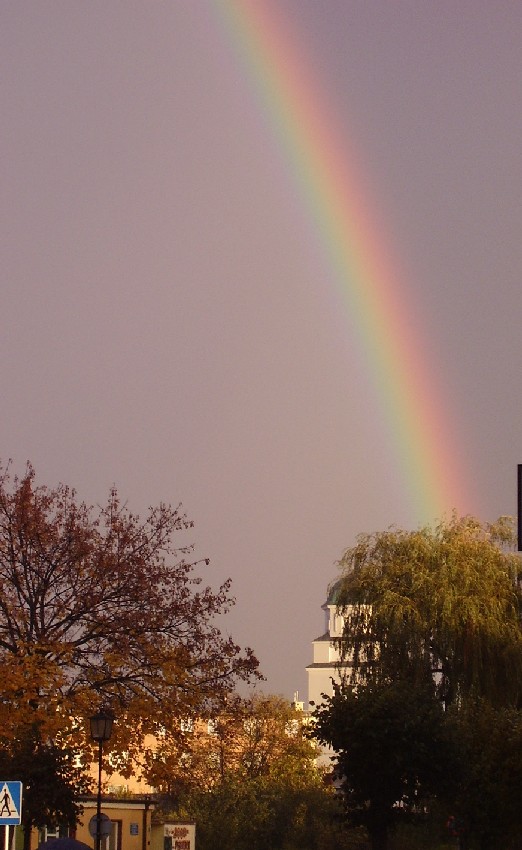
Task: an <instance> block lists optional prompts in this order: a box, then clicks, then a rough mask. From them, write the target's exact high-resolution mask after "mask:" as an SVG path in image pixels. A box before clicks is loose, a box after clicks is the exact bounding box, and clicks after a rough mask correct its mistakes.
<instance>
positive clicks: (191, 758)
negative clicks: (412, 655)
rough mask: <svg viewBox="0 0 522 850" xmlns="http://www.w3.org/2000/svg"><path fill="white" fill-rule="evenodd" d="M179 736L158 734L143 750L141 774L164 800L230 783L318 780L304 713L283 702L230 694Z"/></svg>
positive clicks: (256, 696)
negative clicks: (260, 778) (272, 780)
mask: <svg viewBox="0 0 522 850" xmlns="http://www.w3.org/2000/svg"><path fill="white" fill-rule="evenodd" d="M182 725H183V727H184V729H185V731H184V733H183V734H181V735H180V734H179V731H178V732H176V733H175V734H172V733H171V734H165V735H162V737H161V739H159V740H158V741H157V742H155V743H156V746H154V747H153V748H150V749H148V750H145V751H144V758H145V762H144V774H145V775H146V777H147V779H148V781H149V782H150V783H151V784H152V785H153V786H154V787H155V788H158V789H159V790H160V791H162V792H163V793H164V794H166V795H167V796H171V797H173V798H174V802H175V801H176V798H177V797H178V796H179V795H180V794H182V793H183V791H184V790H190V788H198V789H204V790H209V789H211V788H213V787H214V786H216V785H218V784H219V783H223V782H225V781H226V780H228V779H230V778H234V779H237V781H239V782H244V783H247V782H249V781H250V780H253V779H257V778H259V777H270V778H275V777H279V778H281V779H282V780H284V781H287V782H288V783H292V782H294V784H295V779H296V777H298V778H299V781H301V780H306V782H308V781H309V780H310V778H314V779H315V778H316V776H317V770H316V767H315V756H316V747H315V745H314V744H313V743H312V742H311V741H310V739H309V738H308V736H307V735H306V734H305V732H304V728H303V714H302V712H299V711H297V710H296V709H295V708H294V707H293V706H292V705H291V704H290V703H289V702H288V701H287V700H285V699H283V697H278V696H272V695H268V696H266V695H260V694H254V695H252V696H250V697H248V698H242V697H240V696H239V695H231V696H230V697H228V698H227V700H226V701H225V702H224V703H223V705H222V707H221V710H220V711H218V712H217V713H215V714H214V715H213V716H212V717H210V718H209V719H208V720H205V719H204V718H200V719H199V720H198V721H196V722H194V723H190V724H189V725H188V726H187V724H186V723H183V724H182Z"/></svg>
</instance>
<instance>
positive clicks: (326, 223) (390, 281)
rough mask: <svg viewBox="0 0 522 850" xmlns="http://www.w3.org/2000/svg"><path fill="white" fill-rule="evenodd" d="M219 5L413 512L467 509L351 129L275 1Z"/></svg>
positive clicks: (219, 1)
mask: <svg viewBox="0 0 522 850" xmlns="http://www.w3.org/2000/svg"><path fill="white" fill-rule="evenodd" d="M214 3H215V5H216V6H217V8H218V10H219V14H220V16H221V18H222V19H223V20H224V22H225V26H226V29H227V31H228V33H229V37H230V39H231V41H232V43H233V46H234V49H235V50H236V51H237V52H238V53H239V54H240V56H241V61H242V63H243V65H244V67H246V69H247V70H248V72H249V74H250V76H251V79H252V81H253V83H254V85H255V87H256V89H257V92H258V97H259V98H260V99H261V101H262V104H263V108H264V109H265V111H266V113H267V114H268V116H269V118H270V121H271V124H272V125H273V129H274V132H275V133H276V135H277V138H278V141H279V144H280V145H281V146H282V147H283V150H284V152H285V155H286V158H287V161H288V164H289V167H290V169H291V171H292V173H293V179H294V181H295V183H296V184H297V187H298V188H299V191H300V193H301V196H302V198H303V200H304V202H305V203H306V205H307V208H308V212H309V215H310V217H311V221H312V223H313V227H314V229H315V231H316V232H317V233H318V235H319V238H320V240H321V243H322V247H323V249H324V252H325V255H326V256H327V259H328V262H329V264H330V266H331V271H332V272H333V275H334V278H335V280H337V282H338V285H339V290H340V292H341V297H342V299H343V301H344V303H345V305H346V310H347V311H348V313H349V316H350V322H351V324H352V325H353V327H354V328H355V329H356V333H358V337H359V338H358V345H359V347H360V350H361V351H362V353H363V356H364V359H365V361H366V363H367V366H368V373H369V376H370V378H371V380H372V383H373V385H374V387H375V391H376V395H377V398H378V400H379V404H380V407H381V410H382V418H383V420H384V422H385V424H386V426H387V428H388V430H389V432H390V434H391V437H392V440H393V444H394V446H395V451H396V454H397V467H398V469H399V470H400V471H401V474H402V476H403V481H402V482H401V487H402V488H403V489H405V491H406V492H405V497H406V501H407V502H408V503H409V504H410V505H411V511H412V519H414V521H415V522H417V523H419V522H421V523H423V522H431V521H433V520H434V519H436V518H441V517H442V516H443V515H447V514H448V513H449V512H451V511H452V510H453V509H456V510H458V511H459V512H465V511H466V510H467V509H468V507H469V504H470V502H469V497H468V493H467V492H466V491H465V488H464V487H463V484H462V482H463V481H464V476H463V474H462V471H461V469H460V461H459V453H458V451H457V447H456V446H455V444H454V437H453V434H452V429H451V427H450V425H449V423H450V416H449V414H448V410H447V405H446V403H445V401H444V399H443V395H442V393H441V391H440V388H438V382H437V380H436V379H435V375H434V372H433V369H431V368H430V365H429V364H428V363H427V362H426V356H425V353H424V350H423V349H424V346H423V340H422V337H421V335H420V333H419V332H418V330H417V329H418V328H419V324H420V323H419V318H418V316H416V315H414V314H413V311H412V308H411V305H410V304H409V303H408V298H407V297H406V295H405V292H404V290H405V287H404V283H403V281H404V277H403V276H401V275H400V274H399V273H398V264H397V262H396V260H395V258H393V257H392V254H391V251H390V250H389V248H388V246H387V244H386V242H387V240H386V237H385V231H384V228H383V227H382V226H380V225H379V224H378V223H377V221H376V218H375V214H374V212H373V211H372V209H370V206H371V205H370V201H369V197H368V190H367V188H366V186H367V183H366V181H363V180H362V179H361V175H362V171H361V169H360V166H359V165H358V164H357V160H356V157H355V154H354V152H353V150H351V149H350V145H349V142H348V140H347V139H346V138H345V135H346V134H344V135H342V136H341V134H340V133H339V132H338V131H337V129H336V126H335V121H334V120H333V116H332V115H330V114H329V110H328V108H327V106H325V104H327V99H326V98H325V97H324V93H323V92H321V91H320V89H319V83H318V79H317V78H316V76H314V75H312V73H311V71H310V68H309V65H308V63H307V62H306V61H305V60H304V58H303V57H302V55H300V50H299V46H298V43H297V39H296V36H295V34H294V33H292V32H291V30H290V28H289V26H288V23H287V22H286V21H285V20H284V19H283V17H282V15H281V11H280V9H278V8H277V2H276V0H214ZM330 111H331V112H333V110H330ZM363 187H365V188H364V191H363Z"/></svg>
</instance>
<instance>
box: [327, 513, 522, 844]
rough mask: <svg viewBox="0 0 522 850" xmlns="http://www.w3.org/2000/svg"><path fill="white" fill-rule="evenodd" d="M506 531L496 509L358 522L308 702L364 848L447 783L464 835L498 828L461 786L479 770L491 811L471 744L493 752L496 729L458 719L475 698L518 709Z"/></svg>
mask: <svg viewBox="0 0 522 850" xmlns="http://www.w3.org/2000/svg"><path fill="white" fill-rule="evenodd" d="M512 544H513V531H512V526H511V523H510V521H509V520H507V519H505V518H503V519H500V520H498V521H497V522H496V523H493V524H485V525H482V524H481V523H479V522H478V521H477V520H476V519H473V518H472V517H464V518H458V517H457V516H455V515H454V516H452V517H451V518H450V519H449V520H448V521H444V522H440V523H439V524H438V525H437V526H436V527H435V528H434V529H432V528H423V529H420V530H419V531H415V532H405V531H400V530H389V531H386V532H383V533H378V534H372V535H361V536H360V537H359V538H358V540H357V543H356V545H355V546H354V547H353V548H351V549H348V550H347V551H346V552H345V553H344V556H343V558H342V559H341V562H340V565H341V569H342V575H341V578H340V579H339V581H338V583H337V584H336V586H335V593H336V596H337V603H338V609H339V612H340V613H341V614H342V615H343V617H344V623H345V625H344V630H343V634H342V637H341V638H340V641H339V648H340V651H341V657H342V662H343V663H342V665H341V667H340V672H341V685H340V686H339V687H338V688H337V689H336V691H335V693H334V696H333V697H332V698H331V699H327V700H326V702H325V704H324V705H323V706H322V707H320V708H319V709H318V710H317V712H316V713H315V715H316V722H317V726H316V729H315V734H316V735H317V736H318V738H319V740H321V741H323V742H324V743H329V744H330V745H331V746H332V747H333V748H334V750H335V751H336V757H337V760H338V761H337V771H338V775H339V776H340V777H342V779H343V786H342V788H343V791H344V794H345V799H346V803H347V807H348V810H349V812H350V815H351V817H352V819H354V818H355V819H357V818H359V820H361V821H364V822H365V823H366V826H367V828H368V830H369V832H370V835H371V837H372V842H373V846H374V847H376V848H377V847H385V846H386V841H387V833H388V830H389V828H390V826H391V825H392V824H393V823H394V821H396V820H397V818H398V817H399V816H401V815H403V814H404V812H405V811H413V810H414V809H415V808H416V807H418V804H419V802H420V801H421V800H422V799H426V798H427V797H429V795H430V794H433V793H437V794H438V796H439V798H440V799H443V798H444V796H446V797H447V796H448V795H450V792H452V795H453V797H452V806H451V808H452V810H453V811H452V814H454V815H459V816H462V819H463V822H464V823H465V824H466V829H467V833H466V836H467V837H469V836H472V837H473V840H474V841H475V842H477V841H479V842H480V841H482V840H486V839H487V837H488V836H489V837H491V836H493V835H501V834H502V835H505V834H506V831H505V830H504V832H502V830H501V829H500V828H499V824H498V821H495V824H496V825H495V827H493V822H492V821H493V820H495V819H494V818H491V817H490V818H489V819H487V818H485V817H483V816H481V814H480V805H475V806H473V804H472V798H473V795H472V794H471V791H470V789H471V787H472V785H473V782H475V781H477V780H478V777H479V776H480V777H481V778H482V780H481V783H479V784H480V787H481V788H482V790H483V791H484V793H485V794H490V796H489V798H488V800H487V801H486V800H485V801H483V804H482V812H484V811H489V812H492V811H494V810H495V802H494V801H495V800H496V799H497V794H496V792H494V790H493V784H494V783H491V782H488V781H487V777H488V776H489V775H490V774H488V772H487V771H486V770H485V769H484V766H481V765H480V757H479V756H480V753H481V752H482V751H487V752H489V755H490V756H491V759H492V763H493V762H494V763H495V764H498V763H499V760H498V759H496V760H495V758H493V756H494V752H493V748H492V747H493V745H492V743H491V742H492V741H493V740H494V738H495V736H490V741H489V747H484V746H483V744H484V741H482V743H481V740H480V735H479V736H477V732H478V729H479V728H482V729H483V726H482V725H478V726H477V724H475V725H474V724H470V723H469V722H468V723H467V724H466V723H465V718H466V716H467V714H466V713H467V712H468V711H469V709H470V706H473V705H474V704H476V702H477V700H479V701H480V702H481V704H482V705H484V706H487V707H488V714H487V716H488V717H489V718H490V720H491V718H493V717H495V716H498V718H499V719H501V720H502V722H504V720H503V718H504V714H503V712H506V711H507V712H509V711H511V712H514V714H515V715H517V714H518V712H517V708H518V706H519V705H520V699H521V697H522V635H521V628H520V602H521V592H520V583H519V582H520V560H519V557H518V556H517V555H515V554H514V553H513V552H512V551H510V547H511V546H512ZM510 716H511V715H510ZM504 719H505V718H504ZM507 737H508V738H509V736H507ZM515 737H516V736H515ZM511 739H513V735H511ZM517 740H518V739H517ZM449 742H452V743H451V745H450V743H449ZM432 743H436V746H435V749H434V748H433V747H432ZM465 743H466V745H464V744H465ZM504 762H505V763H509V762H508V761H506V759H504ZM448 765H451V769H449V767H448ZM441 766H442V767H446V779H445V781H443V782H440V781H439V780H440V779H441V774H440V768H441ZM499 775H503V776H504V779H505V783H504V786H503V787H504V789H507V787H508V784H509V783H508V780H507V777H506V776H505V774H502V773H501V772H499ZM510 775H511V778H512V780H513V781H514V782H515V784H517V787H518V779H516V776H515V772H514V771H513V770H511V771H510ZM466 777H467V778H466ZM470 777H471V779H470ZM488 789H489V790H488ZM416 795H417V797H418V800H417V801H416ZM508 796H509V795H508ZM504 808H505V807H504ZM509 812H511V814H509ZM509 812H508V809H506V815H505V817H504V821H505V822H507V821H508V820H509V822H510V823H511V824H514V822H515V820H514V816H513V813H512V810H511V809H509ZM508 814H509V817H508ZM472 822H473V825H472ZM495 830H496V832H495Z"/></svg>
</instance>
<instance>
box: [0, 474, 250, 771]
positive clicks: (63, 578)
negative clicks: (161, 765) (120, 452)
mask: <svg viewBox="0 0 522 850" xmlns="http://www.w3.org/2000/svg"><path fill="white" fill-rule="evenodd" d="M192 525H193V524H192V522H190V521H189V520H188V519H187V518H186V516H185V515H184V513H183V512H182V510H181V508H179V507H178V508H172V507H171V506H170V505H166V504H160V505H159V506H158V507H155V508H151V509H150V510H149V512H148V514H147V516H146V517H145V519H141V518H140V517H138V516H137V515H135V514H133V513H131V512H130V511H129V509H128V508H127V506H126V505H124V504H122V502H121V501H120V498H119V496H118V493H117V491H116V490H115V489H113V490H112V491H111V492H110V494H109V498H108V500H107V503H106V504H105V505H104V506H102V507H92V506H89V505H87V504H85V503H83V502H81V501H80V500H79V499H78V497H77V495H76V493H75V491H74V490H72V489H70V488H69V487H68V486H66V485H64V484H59V485H58V486H57V487H55V488H48V487H46V486H44V485H39V484H37V482H36V476H35V472H34V469H33V468H32V466H31V465H28V466H27V468H26V470H25V473H24V474H23V475H22V476H21V477H18V476H11V475H10V469H9V466H7V467H3V468H2V469H1V470H0V669H1V670H2V673H3V675H2V685H1V687H0V730H1V732H0V738H1V741H0V745H2V746H4V747H6V746H7V747H8V745H9V740H10V739H12V738H15V737H16V736H17V735H19V730H20V729H21V728H24V727H26V728H31V727H32V725H33V724H34V723H36V724H37V725H38V729H39V732H40V734H42V735H43V736H44V737H49V738H55V737H56V736H60V735H61V736H63V735H64V734H69V737H70V738H71V740H75V742H76V744H77V745H78V746H81V745H82V744H83V746H86V747H87V746H88V745H89V743H88V733H87V732H86V729H85V722H84V721H85V718H87V717H89V715H90V714H92V713H93V711H95V710H97V709H98V708H99V707H100V706H103V707H104V708H105V709H107V710H110V711H112V712H113V713H114V715H115V717H116V719H118V718H121V719H123V718H124V722H121V723H118V722H117V723H116V724H115V729H114V735H113V739H112V741H111V749H114V750H116V751H120V752H125V753H127V754H128V758H129V763H130V761H131V760H132V755H133V752H136V751H137V750H138V749H139V746H140V742H141V741H142V739H143V736H144V734H146V733H152V734H155V733H157V732H158V730H165V729H171V728H174V726H176V727H179V718H181V717H187V716H196V715H199V714H201V713H205V714H211V713H212V710H213V706H214V705H222V704H223V700H224V699H225V697H226V695H227V693H229V692H232V691H233V690H234V689H235V687H236V685H237V683H238V682H239V681H246V682H250V681H253V680H255V679H256V678H259V673H258V662H257V659H256V658H255V656H254V654H253V652H252V650H250V649H245V650H242V649H241V648H240V647H239V646H238V645H237V644H236V643H235V642H234V641H233V640H232V639H231V638H229V637H225V636H224V635H223V634H222V633H221V631H220V629H219V628H218V626H217V625H216V618H217V617H218V616H221V615H223V614H226V612H227V611H228V610H229V609H230V607H231V606H232V605H233V604H234V600H233V598H232V597H231V595H230V580H228V581H226V582H225V583H224V584H222V585H221V586H220V587H219V588H218V589H217V590H213V589H212V588H211V587H209V586H205V585H204V584H203V583H202V577H201V568H202V567H203V565H208V561H207V560H205V561H203V562H194V561H193V560H192V558H191V556H192V553H193V547H192V544H191V541H190V540H189V539H187V535H188V534H189V533H190V529H191V528H192ZM129 769H130V767H129Z"/></svg>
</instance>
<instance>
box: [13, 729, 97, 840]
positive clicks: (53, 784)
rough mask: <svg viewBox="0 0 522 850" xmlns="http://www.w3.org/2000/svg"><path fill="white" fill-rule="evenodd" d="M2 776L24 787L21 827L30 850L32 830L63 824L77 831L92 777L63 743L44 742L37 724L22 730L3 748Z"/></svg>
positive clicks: (73, 752) (62, 741)
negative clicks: (82, 797)
mask: <svg viewBox="0 0 522 850" xmlns="http://www.w3.org/2000/svg"><path fill="white" fill-rule="evenodd" d="M0 775H1V776H3V777H4V779H6V780H8V781H9V780H16V781H20V782H22V784H23V789H24V795H23V800H24V804H23V807H22V821H21V823H22V827H23V833H24V850H28V848H29V847H30V841H31V830H32V828H33V827H44V826H51V825H60V824H64V825H67V826H68V827H70V828H71V829H72V828H74V826H75V825H76V821H77V819H78V816H79V814H80V813H81V806H80V805H79V803H78V795H79V794H82V793H87V791H88V790H89V784H90V783H89V777H88V775H87V773H86V771H85V770H84V769H83V768H82V766H81V765H79V764H78V761H77V756H76V753H75V751H74V750H72V749H71V747H70V746H68V745H67V743H66V741H64V740H60V739H59V740H56V741H52V740H43V739H42V736H41V734H40V729H39V726H38V724H37V723H34V724H33V725H32V726H31V727H30V728H28V729H21V730H19V733H18V735H17V737H16V738H15V739H14V740H10V741H9V742H8V746H6V747H2V748H0Z"/></svg>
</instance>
